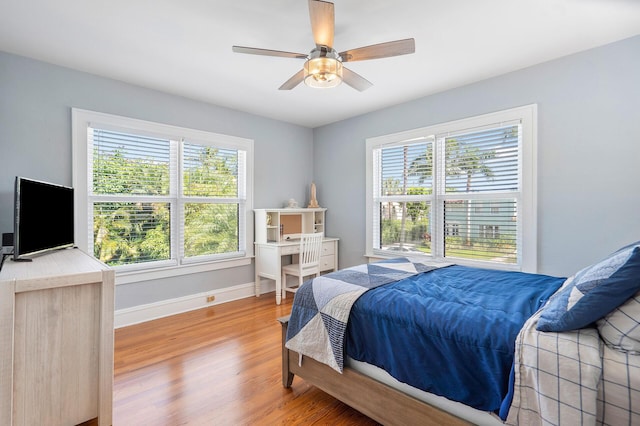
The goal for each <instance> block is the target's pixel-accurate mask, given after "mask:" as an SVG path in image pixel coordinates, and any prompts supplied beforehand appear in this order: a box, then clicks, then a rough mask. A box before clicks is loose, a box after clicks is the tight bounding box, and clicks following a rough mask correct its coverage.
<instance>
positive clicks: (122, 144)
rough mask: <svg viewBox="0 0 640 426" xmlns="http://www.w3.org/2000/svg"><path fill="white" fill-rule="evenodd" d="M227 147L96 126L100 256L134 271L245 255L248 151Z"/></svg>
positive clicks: (92, 221)
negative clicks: (149, 267)
mask: <svg viewBox="0 0 640 426" xmlns="http://www.w3.org/2000/svg"><path fill="white" fill-rule="evenodd" d="M226 145H227V146H225V144H224V143H222V144H220V145H216V144H215V143H213V144H212V143H210V142H199V141H196V140H189V141H186V140H185V138H181V137H176V135H168V136H167V137H162V136H159V135H158V134H156V133H155V132H149V131H146V130H136V129H125V128H123V129H118V128H117V127H115V126H113V125H101V124H100V123H92V124H90V125H88V126H87V156H88V158H87V162H88V168H87V191H88V194H87V195H88V196H87V201H88V204H89V206H88V209H87V215H88V221H87V224H88V228H89V229H88V231H87V233H88V235H89V239H88V242H89V248H90V251H91V252H92V253H93V254H94V256H95V257H96V258H98V259H100V260H102V261H104V262H105V263H107V264H109V265H112V266H117V267H120V268H123V267H124V268H126V269H131V268H133V269H137V268H141V267H142V268H145V267H148V266H145V265H149V266H153V267H157V266H171V265H180V264H186V263H194V262H203V261H208V260H217V259H227V258H234V257H243V256H245V255H246V241H245V238H246V234H247V232H246V226H247V223H246V222H247V221H246V213H247V212H246V209H247V177H246V176H247V172H248V171H247V161H246V159H247V151H246V150H244V149H239V148H238V147H235V146H228V145H229V144H226ZM231 145H233V144H231Z"/></svg>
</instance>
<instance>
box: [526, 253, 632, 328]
mask: <svg viewBox="0 0 640 426" xmlns="http://www.w3.org/2000/svg"><path fill="white" fill-rule="evenodd" d="M639 290H640V242H637V243H634V244H631V245H628V246H626V247H623V248H622V249H620V250H618V251H616V252H615V253H613V254H611V255H609V256H608V257H607V258H606V259H603V260H602V261H600V262H598V263H596V264H593V265H591V266H588V267H586V268H584V269H582V270H581V271H579V272H578V273H576V274H575V275H573V276H571V277H569V278H568V279H567V281H566V282H565V284H564V285H563V286H562V288H561V289H560V290H558V291H557V292H556V293H555V294H554V295H553V297H552V298H551V299H549V303H547V305H546V306H545V307H544V309H543V311H542V313H541V315H540V320H539V321H538V326H537V329H538V330H540V331H556V332H559V331H569V330H576V329H579V328H583V327H586V326H588V325H590V324H592V323H594V322H596V321H597V320H599V319H600V318H602V317H603V316H605V315H606V314H608V313H609V312H611V311H612V310H614V309H615V308H617V307H618V306H620V305H621V304H622V303H624V302H625V301H626V300H627V299H628V298H629V297H631V296H632V295H633V294H635V293H636V292H638V291H639Z"/></svg>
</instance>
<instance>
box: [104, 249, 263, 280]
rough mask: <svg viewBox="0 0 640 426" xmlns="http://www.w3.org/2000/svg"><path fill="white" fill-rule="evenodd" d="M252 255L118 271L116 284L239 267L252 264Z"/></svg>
mask: <svg viewBox="0 0 640 426" xmlns="http://www.w3.org/2000/svg"><path fill="white" fill-rule="evenodd" d="M251 259H252V257H251V256H247V257H241V258H236V259H225V260H217V261H211V262H203V263H196V264H187V265H179V266H165V267H159V268H153V269H145V270H139V271H118V270H117V269H115V271H116V279H115V283H116V285H120V284H132V283H137V282H141V281H151V280H157V279H163V278H171V277H178V276H181V275H189V274H197V273H200V272H210V271H218V270H221V269H227V268H237V267H240V266H247V265H250V264H251Z"/></svg>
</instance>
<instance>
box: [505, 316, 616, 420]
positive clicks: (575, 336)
mask: <svg viewBox="0 0 640 426" xmlns="http://www.w3.org/2000/svg"><path fill="white" fill-rule="evenodd" d="M539 317H540V311H538V312H537V313H536V314H534V315H533V316H532V317H531V318H529V319H528V320H527V322H526V323H525V324H524V327H523V328H522V330H521V331H520V333H519V334H518V338H517V339H516V347H515V360H514V373H515V381H514V389H513V391H514V393H513V401H512V403H511V408H510V409H509V416H508V417H507V424H510V425H517V424H519V425H574V424H575V425H595V424H598V423H600V421H599V420H598V416H599V414H598V387H599V385H600V380H601V377H602V358H601V357H602V351H603V346H604V345H603V342H602V340H600V337H599V335H598V330H597V329H595V328H584V329H580V330H576V331H570V332H562V333H554V332H542V331H538V330H536V324H537V323H538V318H539Z"/></svg>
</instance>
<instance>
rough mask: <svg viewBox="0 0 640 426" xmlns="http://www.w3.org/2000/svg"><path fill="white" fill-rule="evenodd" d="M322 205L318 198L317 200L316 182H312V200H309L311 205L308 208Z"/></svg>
mask: <svg viewBox="0 0 640 426" xmlns="http://www.w3.org/2000/svg"><path fill="white" fill-rule="evenodd" d="M318 207H320V205H319V204H318V200H316V184H315V183H313V182H311V200H309V205H308V206H307V208H313V209H317V208H318Z"/></svg>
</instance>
